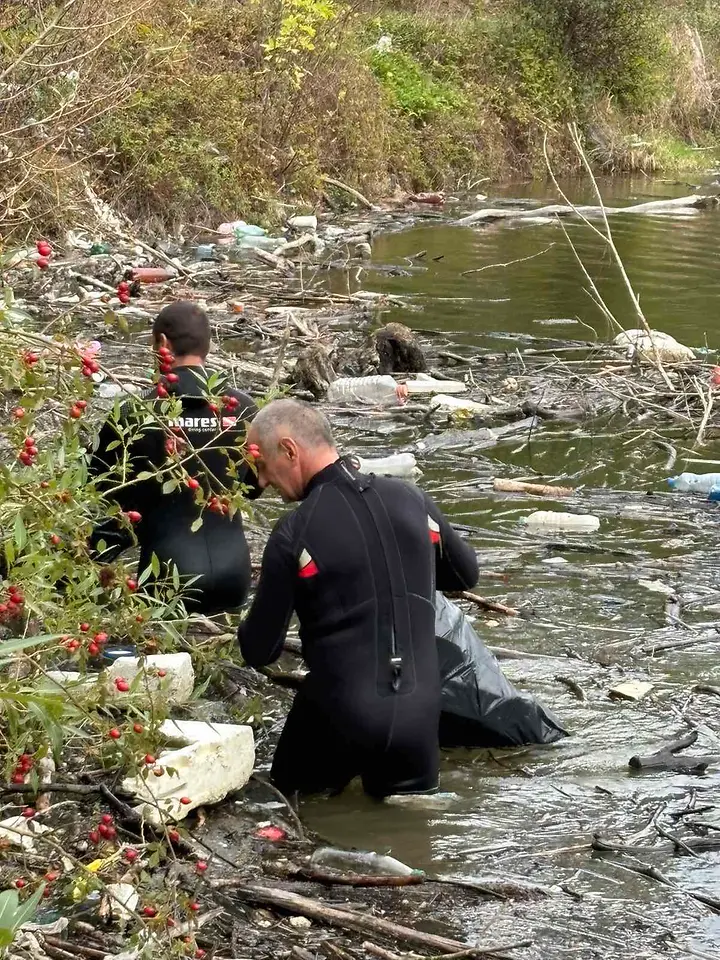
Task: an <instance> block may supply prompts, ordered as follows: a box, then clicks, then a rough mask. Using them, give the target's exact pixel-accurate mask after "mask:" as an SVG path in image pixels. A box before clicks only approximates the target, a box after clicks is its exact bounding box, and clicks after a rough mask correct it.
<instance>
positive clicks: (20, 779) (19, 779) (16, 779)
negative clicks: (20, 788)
mask: <svg viewBox="0 0 720 960" xmlns="http://www.w3.org/2000/svg"><path fill="white" fill-rule="evenodd" d="M12 782H13V783H25V774H24V773H14V774H13V775H12Z"/></svg>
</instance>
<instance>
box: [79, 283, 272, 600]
mask: <svg viewBox="0 0 720 960" xmlns="http://www.w3.org/2000/svg"><path fill="white" fill-rule="evenodd" d="M153 340H154V347H155V350H156V351H157V353H158V356H159V359H160V367H161V370H163V369H164V371H165V374H164V376H163V377H161V379H160V381H159V383H158V384H157V386H156V387H155V388H154V389H153V390H152V391H151V392H150V393H149V394H148V395H147V396H146V397H145V399H144V400H131V401H129V402H128V403H126V404H123V406H122V407H121V408H120V410H119V413H118V414H117V415H116V416H110V417H109V419H108V420H107V421H106V423H105V424H104V426H103V428H102V430H101V431H100V436H99V438H98V444H97V449H96V451H95V453H94V455H93V457H92V461H91V464H90V475H91V477H93V478H94V479H95V482H96V485H97V486H98V488H99V489H100V490H102V491H104V492H105V493H106V495H107V496H108V498H110V499H113V500H114V501H115V502H117V503H118V504H119V506H120V508H121V509H122V510H123V511H124V512H125V513H126V514H128V513H130V514H131V516H132V517H133V519H135V520H136V523H135V526H134V529H135V532H136V534H137V538H138V541H139V544H140V565H139V569H140V570H144V569H145V568H146V567H147V566H148V564H149V563H150V562H151V558H152V555H153V553H154V554H155V555H156V556H157V558H158V560H159V561H160V563H161V567H162V568H163V570H164V572H165V573H167V571H168V568H169V566H170V565H171V564H174V565H175V566H176V567H177V569H178V572H179V574H180V576H181V578H183V579H184V580H185V579H187V578H196V579H195V580H194V581H193V582H192V583H191V584H190V585H189V586H188V587H187V591H186V593H185V598H184V599H185V606H186V608H187V609H188V610H190V611H192V612H197V613H205V614H213V613H219V612H221V611H224V610H229V609H234V608H236V607H239V606H241V605H242V603H243V602H244V600H245V598H246V596H247V593H248V590H249V587H250V554H249V551H248V546H247V542H246V540H245V533H244V531H243V525H242V517H241V514H240V512H239V511H237V512H236V513H235V514H234V516H232V517H230V516H229V515H228V508H227V505H224V504H223V502H222V500H221V498H222V495H223V493H224V492H225V491H226V490H227V489H228V488H230V487H232V486H233V484H235V483H242V484H244V485H246V486H247V487H248V488H249V490H248V492H247V496H250V497H252V496H254V495H257V494H258V493H259V489H258V486H257V479H256V476H255V474H254V472H253V471H252V469H250V468H249V466H248V464H247V461H246V459H245V451H244V441H245V437H246V430H247V422H248V421H250V420H251V419H252V417H253V416H254V415H255V414H256V413H257V407H256V406H255V403H254V402H253V400H252V398H251V397H250V396H249V395H248V394H247V393H242V392H241V391H239V390H235V389H234V388H233V387H232V386H230V384H229V382H228V380H227V378H226V377H224V376H222V375H218V374H211V373H210V372H209V371H208V370H207V369H206V367H205V361H206V359H207V355H208V352H209V350H210V323H209V321H208V318H207V315H206V314H205V313H204V311H202V310H201V309H200V308H199V307H198V306H197V305H196V304H194V303H191V302H189V301H177V302H176V303H172V304H170V305H169V306H167V307H165V308H164V309H163V310H161V311H160V313H159V314H158V316H157V318H156V319H155V322H154V324H153ZM172 398H179V399H180V404H181V410H180V415H179V416H177V417H171V418H170V422H169V423H168V414H167V412H165V413H164V412H163V406H164V405H165V408H166V411H167V406H166V405H167V403H168V401H171V400H172ZM214 398H216V399H214ZM174 412H175V413H177V411H174ZM163 421H164V423H165V429H163V425H162V424H163ZM168 426H169V427H170V428H171V429H170V432H169V431H168ZM123 435H124V438H125V439H124V440H121V441H120V442H118V441H119V440H120V438H121V437H122V436H123ZM126 446H127V456H125V448H126ZM193 451H195V452H193ZM174 454H179V455H180V457H181V458H183V467H184V470H185V471H186V476H185V478H184V481H183V482H182V483H180V484H179V485H177V486H175V488H174V489H172V490H170V491H169V492H166V493H165V494H163V492H162V487H163V480H164V479H167V476H165V477H162V476H157V474H158V471H160V470H162V468H163V466H164V465H165V464H166V463H167V462H168V457H172V456H173V455H174ZM184 458H187V459H184ZM146 471H147V472H149V473H152V474H153V476H152V477H147V478H145V479H142V480H139V481H138V480H137V479H136V478H137V477H138V476H139V474H141V473H143V472H146ZM133 481H134V482H133ZM120 483H122V484H123V485H122V487H121V489H119V490H117V491H116V492H111V491H113V488H115V487H117V486H118V485H119V484H120ZM213 497H215V498H217V499H213ZM203 507H204V509H202V508H203ZM133 511H134V512H136V513H137V514H139V519H138V517H136V516H135V514H134V513H132V512H133ZM201 515H202V525H201V526H199V529H193V525H195V527H197V520H198V518H199V517H200V516H201ZM132 543H133V538H132V536H131V534H130V533H129V531H128V528H127V526H123V525H122V524H120V523H119V522H118V521H117V520H116V519H115V518H110V519H108V520H107V521H106V522H104V523H102V524H101V525H100V526H98V527H97V528H96V529H95V530H94V531H93V535H92V538H91V547H92V548H93V549H94V550H95V552H96V553H97V554H98V556H99V559H102V560H112V559H114V558H115V557H116V556H117V555H118V554H120V553H121V552H122V551H123V550H125V549H127V547H129V546H131V545H132ZM102 545H104V549H102V550H100V549H99V548H100V547H101V546H102Z"/></svg>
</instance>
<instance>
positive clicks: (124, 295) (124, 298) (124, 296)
mask: <svg viewBox="0 0 720 960" xmlns="http://www.w3.org/2000/svg"><path fill="white" fill-rule="evenodd" d="M118 300H119V301H120V303H129V302H130V294H129V293H128V292H127V290H121V291H120V292H119V293H118Z"/></svg>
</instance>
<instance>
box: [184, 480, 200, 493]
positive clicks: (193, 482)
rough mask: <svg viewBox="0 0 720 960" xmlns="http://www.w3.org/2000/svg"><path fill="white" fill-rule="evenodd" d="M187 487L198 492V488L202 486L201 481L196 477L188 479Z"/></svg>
mask: <svg viewBox="0 0 720 960" xmlns="http://www.w3.org/2000/svg"><path fill="white" fill-rule="evenodd" d="M187 485H188V487H190V489H191V490H197V489H198V487H199V486H200V481H199V480H196V479H195V477H190V478H189V479H188V482H187Z"/></svg>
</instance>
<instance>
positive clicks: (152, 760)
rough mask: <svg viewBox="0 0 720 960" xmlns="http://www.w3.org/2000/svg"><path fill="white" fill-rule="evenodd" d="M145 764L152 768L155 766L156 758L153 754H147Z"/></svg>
mask: <svg viewBox="0 0 720 960" xmlns="http://www.w3.org/2000/svg"><path fill="white" fill-rule="evenodd" d="M145 763H146V764H147V765H148V766H149V767H152V766H153V765H154V764H155V757H154V756H153V755H152V754H151V753H146V754H145Z"/></svg>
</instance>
